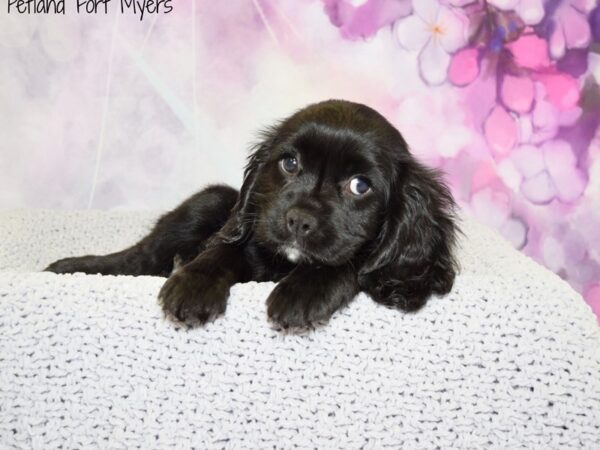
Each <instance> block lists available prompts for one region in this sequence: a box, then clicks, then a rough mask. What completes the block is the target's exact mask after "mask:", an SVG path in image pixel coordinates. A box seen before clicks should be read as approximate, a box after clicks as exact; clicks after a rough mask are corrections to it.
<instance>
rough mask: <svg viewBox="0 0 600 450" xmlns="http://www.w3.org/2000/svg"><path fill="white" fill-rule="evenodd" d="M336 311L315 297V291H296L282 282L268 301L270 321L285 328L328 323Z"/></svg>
mask: <svg viewBox="0 0 600 450" xmlns="http://www.w3.org/2000/svg"><path fill="white" fill-rule="evenodd" d="M334 310H335V309H331V308H330V307H329V306H328V304H327V303H326V302H324V301H323V300H322V299H321V298H320V297H317V296H316V295H315V292H314V290H313V289H295V288H293V286H292V285H289V284H287V283H285V281H282V282H281V283H279V285H277V286H276V287H275V289H274V290H273V292H271V295H269V298H268V299H267V315H268V316H269V319H270V320H271V321H273V322H275V323H276V324H278V325H281V326H282V327H283V328H289V327H300V328H306V327H310V326H311V325H314V324H315V323H317V322H322V321H327V320H329V318H330V317H331V315H332V314H333V312H334Z"/></svg>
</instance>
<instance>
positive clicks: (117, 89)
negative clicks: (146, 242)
mask: <svg viewBox="0 0 600 450" xmlns="http://www.w3.org/2000/svg"><path fill="white" fill-rule="evenodd" d="M0 61H1V62H2V64H0V117H1V118H2V120H1V121H0V136H1V137H2V138H1V139H0V173H1V174H2V177H0V207H2V208H22V207H45V208H101V209H139V208H153V209H157V208H158V209H166V208H169V207H172V206H173V205H174V204H176V203H177V202H178V201H180V200H181V199H182V198H184V197H185V196H186V195H189V194H190V193H192V192H193V191H195V190H197V189H198V188H200V187H201V186H202V185H204V184H206V183H210V182H215V181H225V182H228V183H230V184H233V185H238V186H239V184H240V181H241V180H240V173H241V168H242V166H243V164H244V158H245V155H246V149H247V148H248V143H249V142H252V141H253V140H254V139H255V138H256V129H257V128H259V127H261V126H264V125H266V124H268V123H271V122H272V121H273V120H275V119H277V118H281V117H283V116H286V115H287V114H289V113H290V112H291V111H293V110H295V109H296V108H299V107H302V106H303V105H305V104H307V103H310V102H313V101H318V100H323V99H325V98H333V97H337V98H346V99H349V100H354V101H359V102H364V103H367V104H369V105H371V106H372V107H374V108H376V109H377V110H379V111H380V112H382V113H383V114H384V115H385V116H386V117H388V119H389V120H390V121H391V122H392V123H394V125H396V126H397V127H398V128H399V129H400V130H401V131H402V133H403V134H404V136H405V138H406V140H407V141H408V143H409V144H410V146H411V148H412V150H413V152H414V153H415V154H416V155H417V156H418V157H419V158H420V159H422V160H423V161H424V162H425V163H427V164H430V165H432V166H437V167H440V168H441V169H443V171H444V172H445V173H446V176H447V180H448V182H449V184H450V185H451V188H452V191H453V193H454V195H455V197H456V199H457V201H458V202H459V204H460V206H461V207H462V208H463V209H464V210H465V211H466V212H467V213H469V214H471V215H473V216H475V217H476V218H478V219H479V220H480V221H482V222H484V223H486V224H488V225H489V226H491V227H493V228H495V229H496V230H498V231H499V232H500V233H501V234H502V235H504V236H505V237H506V238H507V239H508V240H509V241H510V242H512V244H513V245H514V246H515V247H516V248H517V249H519V250H521V251H523V252H524V253H526V254H527V255H530V256H531V257H533V258H534V259H535V260H537V261H539V262H540V263H541V264H543V265H545V266H546V267H548V268H549V269H551V270H552V271H554V272H556V273H557V274H559V275H560V276H561V277H563V278H564V279H565V280H567V281H568V282H569V283H570V284H571V285H572V286H573V287H574V288H575V289H577V290H578V291H579V292H581V293H582V294H583V295H584V297H585V299H586V300H587V302H588V303H589V304H590V305H591V306H592V308H593V309H594V310H595V312H596V314H597V315H599V316H600V128H599V122H600V89H599V83H600V7H599V6H598V2H597V1H590V0H487V1H485V0H413V1H411V0H227V1H212V2H211V1H189V2H186V1H181V2H179V1H178V2H174V10H173V12H172V13H171V14H168V15H161V14H158V15H148V16H147V17H146V18H145V19H144V20H142V21H140V20H139V17H136V16H134V15H131V14H129V15H128V14H119V13H117V12H116V10H113V11H111V13H110V14H107V15H95V16H85V15H75V14H67V15H65V16H52V15H30V16H25V15H15V14H11V15H8V14H7V13H6V11H5V8H0Z"/></svg>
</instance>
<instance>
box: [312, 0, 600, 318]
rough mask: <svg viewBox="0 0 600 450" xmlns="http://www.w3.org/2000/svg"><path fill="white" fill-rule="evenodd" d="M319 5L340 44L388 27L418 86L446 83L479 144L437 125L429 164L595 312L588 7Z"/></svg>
mask: <svg viewBox="0 0 600 450" xmlns="http://www.w3.org/2000/svg"><path fill="white" fill-rule="evenodd" d="M323 1H324V3H325V8H326V11H327V14H328V15H329V18H330V20H331V23H332V25H334V26H336V27H337V28H339V30H340V33H341V35H342V36H343V38H344V39H348V40H362V39H369V38H370V37H371V36H373V35H374V34H376V33H378V32H379V30H381V29H382V28H387V27H392V30H393V33H392V37H393V39H395V40H396V42H397V45H398V48H400V49H402V51H406V52H414V53H416V54H417V55H418V56H417V58H418V72H419V76H420V77H421V79H422V80H423V82H424V83H426V84H427V85H429V86H431V87H432V89H436V87H437V86H440V85H448V86H452V88H453V89H454V90H455V92H456V98H455V101H457V102H458V103H459V105H460V109H461V112H460V113H461V116H462V120H460V122H461V124H462V125H463V126H466V127H467V128H469V129H470V130H472V131H474V132H476V133H477V135H478V138H477V139H471V142H470V143H468V144H467V142H466V140H468V138H467V139H465V142H464V145H456V142H455V141H456V140H460V135H461V133H464V130H461V129H455V125H454V124H453V123H448V124H447V126H444V124H440V125H439V127H435V129H433V130H431V131H432V134H431V135H429V137H430V138H431V137H433V139H435V140H438V139H440V138H441V139H442V142H437V143H433V142H431V144H433V145H430V149H429V151H430V152H431V153H432V154H431V155H429V156H430V159H432V160H434V161H435V163H436V165H437V166H438V167H441V168H442V169H444V170H445V171H446V173H447V174H448V178H449V179H450V180H451V182H452V184H453V187H454V191H455V195H456V196H457V197H458V198H459V200H460V202H461V205H462V206H463V207H464V208H465V209H466V210H468V211H470V212H471V213H472V214H473V215H475V216H476V217H477V218H479V219H480V220H481V221H483V222H485V223H487V224H488V225H490V226H492V227H494V228H495V229H497V230H498V231H500V232H501V233H502V234H503V235H504V236H505V237H506V238H507V239H508V240H510V241H511V242H512V243H513V245H514V246H515V247H516V248H518V249H521V250H522V251H523V252H525V253H526V254H528V255H530V256H532V257H533V258H534V259H536V260H537V261H539V262H541V263H542V264H544V265H546V266H547V267H548V268H550V269H551V270H553V271H554V272H556V273H558V274H559V275H560V276H561V277H563V278H565V279H566V280H567V281H569V282H570V283H571V284H572V285H573V286H574V287H575V288H576V289H578V290H579V291H580V292H582V293H583V294H584V296H585V298H586V300H587V301H588V302H589V303H590V304H591V305H592V307H593V308H594V309H595V312H596V314H598V313H600V264H599V263H600V215H599V214H598V209H599V208H600V190H599V188H600V184H599V181H600V180H599V179H598V177H599V176H600V173H599V172H600V133H599V128H598V125H599V123H600V91H599V89H598V83H599V82H600V76H599V75H600V70H599V69H600V7H599V6H598V5H597V2H596V1H589V0H562V1H561V0H487V1H485V0H446V1H444V0H418V1H417V0H413V1H412V2H411V1H410V0H407V1H402V0H366V1H350V0H323ZM390 57H393V55H390ZM421 108H422V109H423V110H424V111H422V112H420V115H419V117H418V119H415V123H414V125H415V127H419V126H422V127H426V128H427V127H429V126H430V123H429V121H428V118H427V117H428V115H429V114H430V111H428V109H429V106H423V105H421V106H420V107H419V108H418V109H419V110H420V109H421ZM445 135H448V139H449V140H451V141H453V142H452V144H454V145H452V144H451V145H449V146H445V145H444V142H443V140H444V138H445ZM452 135H454V136H452ZM424 138H425V139H427V136H424ZM408 140H409V142H411V136H410V135H409V136H408ZM426 146H427V144H424V145H423V147H426Z"/></svg>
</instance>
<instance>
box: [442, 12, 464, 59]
mask: <svg viewBox="0 0 600 450" xmlns="http://www.w3.org/2000/svg"><path fill="white" fill-rule="evenodd" d="M436 26H437V27H439V29H440V30H441V31H440V33H439V35H438V36H439V37H438V39H439V41H440V44H441V45H442V47H443V48H444V50H446V51H447V52H448V53H453V52H455V51H456V50H458V49H460V48H462V47H464V46H465V45H466V43H467V30H468V27H469V20H468V19H467V18H466V16H464V15H459V14H457V13H455V12H454V11H452V10H450V9H449V8H440V11H439V14H438V18H437V21H436Z"/></svg>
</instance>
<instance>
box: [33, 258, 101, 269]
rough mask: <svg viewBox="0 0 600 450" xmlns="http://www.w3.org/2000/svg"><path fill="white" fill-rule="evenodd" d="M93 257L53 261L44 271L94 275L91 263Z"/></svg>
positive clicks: (93, 259)
mask: <svg viewBox="0 0 600 450" xmlns="http://www.w3.org/2000/svg"><path fill="white" fill-rule="evenodd" d="M95 259H96V257H95V256H77V257H74V258H63V259H59V260H58V261H54V262H53V263H52V264H50V265H49V266H48V267H46V268H45V269H44V271H45V272H54V273H75V272H84V273H94V267H93V262H94V261H95Z"/></svg>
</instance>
